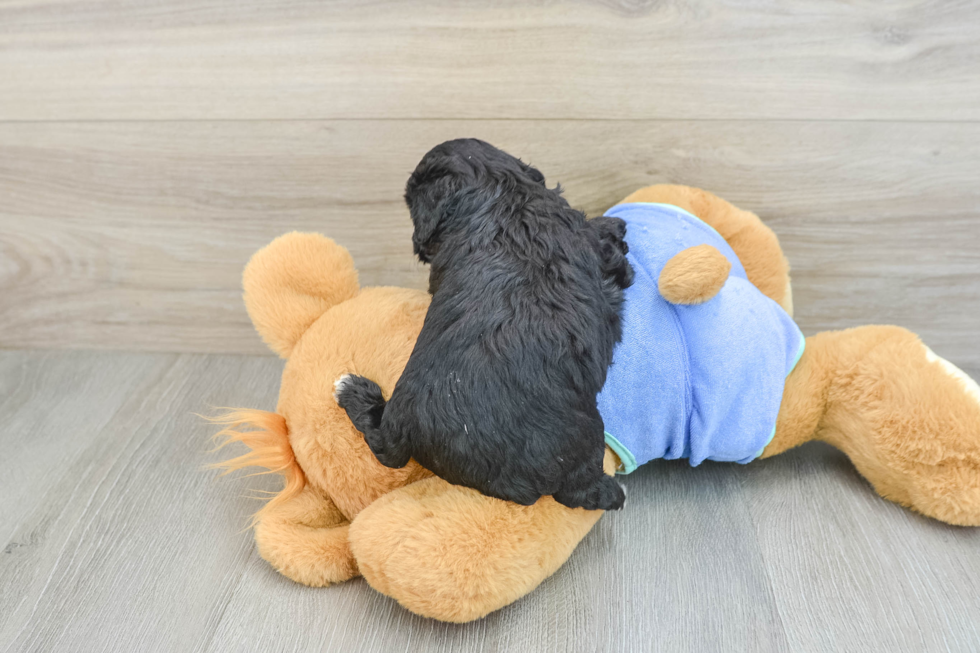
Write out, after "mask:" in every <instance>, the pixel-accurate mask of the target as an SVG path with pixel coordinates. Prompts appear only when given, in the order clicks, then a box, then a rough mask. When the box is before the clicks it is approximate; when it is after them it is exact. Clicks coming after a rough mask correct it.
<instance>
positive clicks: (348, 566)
mask: <svg viewBox="0 0 980 653" xmlns="http://www.w3.org/2000/svg"><path fill="white" fill-rule="evenodd" d="M256 519H257V521H256V524H255V543H256V545H257V546H258V550H259V554H260V555H261V556H262V557H263V558H264V559H265V560H267V561H268V562H269V564H271V565H272V566H273V567H275V568H276V569H277V570H278V571H279V572H280V573H282V574H283V575H284V576H286V577H288V578H291V579H293V580H295V581H296V582H299V583H303V584H304V585H311V586H313V587H322V586H324V585H330V584H331V583H339V582H341V581H345V580H349V579H350V578H353V577H354V576H356V575H357V573H358V571H357V563H356V562H354V556H353V555H352V554H351V550H350V540H349V539H348V530H349V527H350V524H349V523H348V521H347V520H346V518H345V517H344V516H343V515H342V514H341V513H340V511H339V510H338V509H337V507H336V506H335V505H334V504H333V502H332V501H331V500H330V499H329V498H327V497H325V496H323V495H322V494H320V493H319V492H317V491H316V490H315V489H314V488H312V487H311V486H310V485H306V487H304V488H303V490H302V491H301V492H300V493H299V494H297V495H296V496H294V497H292V498H289V499H287V500H285V501H283V502H281V503H278V504H272V505H270V506H269V507H267V508H266V509H264V510H262V511H261V512H260V513H259V514H258V515H257V517H256Z"/></svg>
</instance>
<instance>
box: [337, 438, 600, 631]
mask: <svg viewBox="0 0 980 653" xmlns="http://www.w3.org/2000/svg"><path fill="white" fill-rule="evenodd" d="M618 464H619V460H618V458H616V455H615V454H614V453H613V452H612V451H610V450H609V449H606V456H605V461H604V463H603V467H604V469H605V471H606V473H607V474H610V475H612V474H613V473H614V471H615V469H616V467H617V465H618ZM601 516H602V512H601V511H598V510H585V509H582V508H574V509H573V508H567V507H565V506H563V505H561V504H560V503H558V502H556V501H555V500H554V499H552V498H551V497H543V498H541V499H539V500H538V501H537V503H535V504H533V505H530V506H521V505H518V504H516V503H511V502H509V501H501V500H499V499H493V498H490V497H486V496H484V495H482V494H480V493H479V492H477V491H476V490H472V489H470V488H465V487H460V486H457V485H450V484H449V483H446V482H445V481H443V480H442V479H440V478H438V477H430V478H427V479H425V480H422V481H418V482H416V483H412V484H410V485H407V486H405V487H402V488H399V489H397V490H394V491H393V492H390V493H388V494H386V495H385V496H383V497H381V498H380V499H378V500H377V501H375V502H374V503H372V504H371V505H370V506H368V507H367V508H365V509H364V510H363V511H362V512H361V513H360V514H358V515H357V517H355V518H354V521H353V522H352V523H351V529H350V536H351V547H352V549H353V551H354V554H355V556H356V558H357V563H358V565H359V567H360V571H361V573H362V574H363V575H364V578H365V580H367V582H368V583H369V584H370V585H371V587H373V588H375V589H376V590H378V591H379V592H382V593H384V594H387V595H388V596H390V597H392V598H394V599H396V600H397V601H398V602H399V603H401V604H402V605H403V606H405V607H406V608H408V609H409V610H411V611H412V612H415V613H416V614H420V615H423V616H426V617H431V618H433V619H439V620H441V621H452V622H466V621H472V620H473V619H479V618H480V617H483V616H484V615H486V614H489V613H490V612H493V611H494V610H497V609H499V608H502V607H503V606H505V605H507V604H509V603H512V602H514V601H516V600H517V599H519V598H520V597H522V596H524V595H525V594H527V593H528V592H530V591H531V590H533V589H534V588H535V587H537V586H538V585H539V584H540V583H541V581H543V580H544V579H545V578H547V577H548V576H550V575H551V574H553V573H554V572H555V571H556V570H557V569H558V568H559V567H560V566H561V565H562V564H563V563H564V562H565V560H567V559H568V556H569V555H571V553H572V551H574V550H575V547H576V546H577V545H578V543H579V542H580V541H581V539H582V538H583V537H585V535H586V534H587V533H588V532H589V530H590V529H591V528H592V526H593V525H595V523H596V522H597V521H598V520H599V517H601Z"/></svg>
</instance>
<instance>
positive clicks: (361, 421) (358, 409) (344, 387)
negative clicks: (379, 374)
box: [333, 374, 386, 433]
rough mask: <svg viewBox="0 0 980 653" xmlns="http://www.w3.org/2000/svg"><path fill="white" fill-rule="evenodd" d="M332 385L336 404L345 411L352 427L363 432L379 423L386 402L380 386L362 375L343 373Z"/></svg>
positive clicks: (374, 427)
mask: <svg viewBox="0 0 980 653" xmlns="http://www.w3.org/2000/svg"><path fill="white" fill-rule="evenodd" d="M333 387H334V392H333V397H334V399H335V400H336V401H337V405H338V406H340V407H341V408H343V409H344V410H345V411H346V412H347V417H349V418H350V421H351V422H352V423H353V424H354V428H356V429H357V430H358V431H360V432H361V433H364V432H366V431H369V430H372V429H376V428H378V427H379V426H380V425H381V417H382V415H384V410H385V403H386V402H385V398H384V394H382V392H381V386H379V385H378V384H377V383H375V382H374V381H372V380H370V379H366V378H364V377H363V376H357V375H356V374H345V375H343V376H341V377H340V378H339V379H337V380H336V381H335V382H334V384H333Z"/></svg>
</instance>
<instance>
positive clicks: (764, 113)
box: [0, 0, 980, 120]
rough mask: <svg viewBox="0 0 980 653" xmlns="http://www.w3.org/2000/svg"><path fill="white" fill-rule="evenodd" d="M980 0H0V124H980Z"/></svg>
mask: <svg viewBox="0 0 980 653" xmlns="http://www.w3.org/2000/svg"><path fill="white" fill-rule="evenodd" d="M978 30H980V5H978V4H977V3H975V2H969V1H959V2H944V1H940V0H918V1H916V0H912V1H904V2H884V3H882V2H836V3H829V2H826V1H825V0H754V1H752V2H716V1H714V0H681V1H677V2H658V1H655V0H604V1H601V2H598V1H593V2H588V1H580V2H570V1H564V2H557V1H535V2H527V1H525V0H508V1H506V2H494V3H460V2H453V1H452V0H416V1H414V2H403V1H401V0H383V1H373V2H355V1H353V0H347V1H342V2H304V1H302V0H286V1H283V2H276V3H241V2H236V1H235V0H148V1H145V2H138V3H123V4H120V3H115V2H105V1H104V0H83V1H79V0H50V1H46V2H37V1H29V2H24V1H18V2H5V3H2V4H0V80H3V91H4V92H3V96H2V98H0V119H3V120H119V119H126V120H133V119H152V120H158V119H167V120H172V119H195V120H196V119H204V118H207V119H243V118H247V119H256V118H271V119H283V118H289V119H323V118H545V119H554V118H590V119H595V118H599V119H608V118H617V119H619V118H647V119H648V118H671V119H691V118H710V119H717V118H724V119H730V118H748V119H757V118H792V119H801V118H805V119H838V120H855V119H858V120H867V119H872V120H880V119H907V120H930V119H932V120H937V119H940V120H977V119H980V85H978V84H977V78H976V70H977V65H978V62H980V38H978Z"/></svg>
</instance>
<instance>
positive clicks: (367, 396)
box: [333, 374, 412, 468]
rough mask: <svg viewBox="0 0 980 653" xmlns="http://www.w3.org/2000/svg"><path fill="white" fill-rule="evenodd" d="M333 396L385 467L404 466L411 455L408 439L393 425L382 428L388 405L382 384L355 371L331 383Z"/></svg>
mask: <svg viewBox="0 0 980 653" xmlns="http://www.w3.org/2000/svg"><path fill="white" fill-rule="evenodd" d="M333 396H334V399H336V400H337V405H338V406H340V407H341V408H343V409H344V411H346V412H347V417H348V418H350V421H351V423H352V424H353V425H354V428H356V429H357V430H358V431H360V432H361V433H363V434H364V440H365V441H366V442H367V444H368V446H369V447H370V448H371V451H372V452H373V453H374V457H375V458H377V459H378V462H380V463H381V464H382V465H384V466H385V467H394V468H399V467H404V466H405V465H407V464H408V461H409V459H410V458H411V457H412V456H411V452H410V450H409V447H408V442H407V440H406V439H405V438H404V437H402V436H400V434H399V433H398V432H397V431H395V430H394V429H390V428H384V427H383V426H382V424H381V419H382V417H384V413H385V407H386V406H387V405H388V402H387V400H386V399H385V398H384V394H383V393H382V392H381V386H379V385H378V384H377V383H375V382H374V381H372V380H371V379H368V378H365V377H363V376H357V375H356V374H345V375H344V376H342V377H340V378H339V379H337V382H336V383H335V384H334V394H333Z"/></svg>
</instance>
